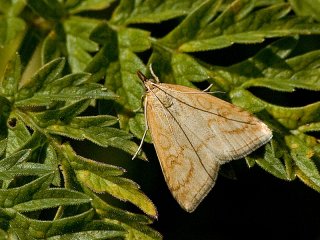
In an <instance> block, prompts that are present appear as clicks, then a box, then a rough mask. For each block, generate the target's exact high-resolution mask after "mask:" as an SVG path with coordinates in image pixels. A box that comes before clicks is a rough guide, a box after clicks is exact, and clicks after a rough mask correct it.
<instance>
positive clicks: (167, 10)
mask: <svg viewBox="0 0 320 240" xmlns="http://www.w3.org/2000/svg"><path fill="white" fill-rule="evenodd" d="M200 2H201V1H195V0H193V1H192V0H184V1H175V0H167V1H161V0H152V1H148V0H147V1H137V0H133V1H131V0H122V1H121V2H120V4H119V6H118V7H117V9H116V10H115V11H114V13H113V15H112V19H111V21H112V23H116V24H119V25H120V24H121V25H127V24H132V23H158V22H161V21H164V20H168V19H171V18H175V17H178V16H182V15H186V14H187V13H188V11H189V10H190V9H193V8H194V7H195V6H197V5H198V4H199V3H200Z"/></svg>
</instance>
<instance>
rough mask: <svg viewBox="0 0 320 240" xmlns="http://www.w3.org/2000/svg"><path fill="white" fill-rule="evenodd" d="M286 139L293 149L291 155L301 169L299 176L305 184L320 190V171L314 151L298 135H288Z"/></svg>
mask: <svg viewBox="0 0 320 240" xmlns="http://www.w3.org/2000/svg"><path fill="white" fill-rule="evenodd" d="M285 140H286V142H287V144H288V146H289V148H290V150H291V156H292V158H293V160H294V161H295V164H296V166H297V167H298V168H299V170H300V172H298V174H297V176H298V177H299V178H300V179H301V180H302V181H303V182H304V183H305V184H307V185H309V186H310V187H312V188H313V189H315V190H317V191H320V173H319V171H318V169H317V167H316V165H315V163H314V162H313V161H312V157H313V156H314V151H313V150H312V149H311V148H310V147H308V146H307V145H306V144H305V143H304V142H302V141H300V140H299V139H298V138H297V137H296V136H287V137H286V138H285Z"/></svg>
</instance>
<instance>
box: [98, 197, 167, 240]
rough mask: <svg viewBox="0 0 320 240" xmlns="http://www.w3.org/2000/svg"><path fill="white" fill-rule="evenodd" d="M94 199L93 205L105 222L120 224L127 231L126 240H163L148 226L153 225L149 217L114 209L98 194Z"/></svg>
mask: <svg viewBox="0 0 320 240" xmlns="http://www.w3.org/2000/svg"><path fill="white" fill-rule="evenodd" d="M92 197H93V201H92V204H93V205H94V206H95V207H96V208H97V209H98V213H99V214H100V215H101V216H102V217H104V218H105V221H108V222H120V223H121V226H123V227H124V228H125V229H126V230H127V234H126V239H162V236H161V234H160V233H159V232H157V231H155V230H153V229H152V228H151V227H149V226H148V224H151V223H152V220H151V219H150V218H149V217H146V216H145V215H141V214H134V213H130V212H128V211H124V210H121V209H119V208H115V207H112V206H110V205H108V204H107V203H106V202H104V201H102V200H101V199H100V198H99V197H98V196H97V195H96V194H94V195H92Z"/></svg>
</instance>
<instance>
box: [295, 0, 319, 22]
mask: <svg viewBox="0 0 320 240" xmlns="http://www.w3.org/2000/svg"><path fill="white" fill-rule="evenodd" d="M289 2H290V4H291V5H292V8H293V10H294V11H295V12H296V13H297V15H300V16H307V17H309V16H312V17H313V18H315V19H316V20H318V21H320V1H319V0H305V1H298V0H289Z"/></svg>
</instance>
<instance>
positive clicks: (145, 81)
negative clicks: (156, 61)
mask: <svg viewBox="0 0 320 240" xmlns="http://www.w3.org/2000/svg"><path fill="white" fill-rule="evenodd" d="M137 75H138V77H139V78H140V79H141V81H142V83H143V85H144V87H145V89H146V90H149V89H150V88H153V87H152V85H153V84H154V83H157V80H156V79H153V78H147V77H146V76H145V75H144V74H143V73H142V72H141V71H139V70H138V71H137Z"/></svg>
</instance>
